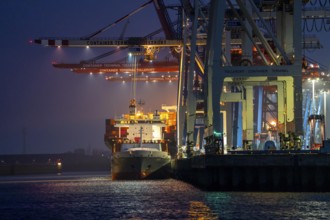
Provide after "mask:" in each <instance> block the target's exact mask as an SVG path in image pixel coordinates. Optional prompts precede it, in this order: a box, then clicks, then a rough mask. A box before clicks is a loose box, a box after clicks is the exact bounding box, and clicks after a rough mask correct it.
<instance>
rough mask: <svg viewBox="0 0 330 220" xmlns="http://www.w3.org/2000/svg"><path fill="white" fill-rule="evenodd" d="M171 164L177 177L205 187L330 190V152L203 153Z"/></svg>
mask: <svg viewBox="0 0 330 220" xmlns="http://www.w3.org/2000/svg"><path fill="white" fill-rule="evenodd" d="M171 167H172V177H173V178H175V179H178V180H182V181H184V182H187V183H190V184H192V185H195V186H197V187H199V188H201V189H203V190H219V191H283V192H288V191H289V192H308V191H313V192H321V191H327V192H329V191H330V154H322V153H318V154H315V153H292V154H271V153H269V154H264V155H262V154H259V155H253V154H237V155H200V156H195V157H192V158H186V159H175V160H172V163H171Z"/></svg>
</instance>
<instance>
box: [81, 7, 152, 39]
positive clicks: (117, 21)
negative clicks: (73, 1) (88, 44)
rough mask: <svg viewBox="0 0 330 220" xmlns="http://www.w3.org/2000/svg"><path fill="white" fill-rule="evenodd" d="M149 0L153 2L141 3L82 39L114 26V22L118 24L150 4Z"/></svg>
mask: <svg viewBox="0 0 330 220" xmlns="http://www.w3.org/2000/svg"><path fill="white" fill-rule="evenodd" d="M151 2H153V0H149V1H148V2H146V3H144V4H143V5H141V6H140V7H139V8H137V9H135V10H133V11H132V12H130V13H128V14H127V15H125V16H123V17H121V18H119V19H118V20H116V21H115V22H113V23H111V24H109V25H107V26H105V27H104V28H101V29H100V30H98V31H96V32H94V33H92V34H90V35H88V36H87V37H83V39H87V40H88V39H91V38H93V37H95V36H96V35H98V34H100V33H102V32H104V31H106V30H108V29H109V28H112V27H113V26H115V25H116V24H118V23H119V22H121V21H123V20H125V19H127V18H129V17H130V16H132V15H134V14H135V13H137V12H139V11H141V10H142V9H144V8H145V7H146V6H147V5H148V4H150V3H151Z"/></svg>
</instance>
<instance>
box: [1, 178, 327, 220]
mask: <svg viewBox="0 0 330 220" xmlns="http://www.w3.org/2000/svg"><path fill="white" fill-rule="evenodd" d="M329 207H330V193H287V192H285V193H279V192H275V193H271V192H206V191H201V190H199V189H197V188H195V187H194V186H191V185H189V184H186V183H184V182H181V181H177V180H174V179H167V180H147V181H112V180H111V177H110V175H109V174H108V173H66V174H62V175H40V176H6V177H4V176H3V177H0V213H1V214H0V215H1V217H0V218H1V219H3V220H4V219H330V211H329Z"/></svg>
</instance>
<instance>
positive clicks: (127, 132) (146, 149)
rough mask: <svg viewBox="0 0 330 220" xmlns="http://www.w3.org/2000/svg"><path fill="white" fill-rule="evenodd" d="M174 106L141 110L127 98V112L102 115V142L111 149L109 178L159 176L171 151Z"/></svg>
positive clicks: (166, 170) (165, 173) (166, 167)
mask: <svg viewBox="0 0 330 220" xmlns="http://www.w3.org/2000/svg"><path fill="white" fill-rule="evenodd" d="M175 131H176V107H175V106H162V111H155V112H154V113H147V114H144V113H143V111H137V103H136V100H135V99H132V100H130V104H129V113H128V114H124V115H122V116H121V117H118V118H115V119H106V132H105V136H104V140H105V144H106V145H107V147H108V148H109V149H110V150H111V152H112V157H111V176H112V179H113V180H139V179H163V178H168V177H169V174H170V161H171V154H172V155H175V152H174V151H173V149H175V145H176V143H175Z"/></svg>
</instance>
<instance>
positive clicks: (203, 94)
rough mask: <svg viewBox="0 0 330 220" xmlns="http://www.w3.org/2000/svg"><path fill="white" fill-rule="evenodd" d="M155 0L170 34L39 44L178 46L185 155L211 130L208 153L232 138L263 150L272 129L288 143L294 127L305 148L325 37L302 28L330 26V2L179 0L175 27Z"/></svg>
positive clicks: (297, 141) (56, 40) (180, 132)
mask: <svg viewBox="0 0 330 220" xmlns="http://www.w3.org/2000/svg"><path fill="white" fill-rule="evenodd" d="M151 2H153V3H154V5H155V8H156V10H157V14H158V16H159V18H160V21H161V25H162V28H163V29H164V33H165V37H166V38H164V39H152V38H143V37H142V38H136V37H131V38H127V39H121V40H118V39H104V38H102V39H98V38H96V37H95V35H93V38H77V39H72V38H70V39H69V38H67V39H63V38H49V39H46V38H40V39H36V40H35V43H37V44H42V45H45V46H53V47H58V46H59V47H86V46H89V47H120V48H140V49H139V50H140V52H141V53H143V54H144V55H148V53H147V52H149V51H151V54H152V52H153V51H155V48H164V47H170V48H171V50H172V52H173V53H175V54H176V55H175V57H177V58H178V59H179V61H180V69H179V76H178V85H179V89H178V103H177V105H178V113H177V116H178V117H177V121H178V124H177V130H178V134H177V138H178V147H179V152H180V156H191V155H193V154H196V153H198V152H194V150H193V149H194V146H195V145H196V143H200V142H201V141H199V140H196V138H197V137H198V136H204V141H205V143H204V149H205V151H206V153H225V150H226V149H225V148H224V145H229V146H232V147H239V148H244V149H259V148H260V147H259V146H257V145H260V144H261V143H258V141H259V142H260V141H261V139H260V134H262V133H264V132H265V131H266V132H269V134H268V138H271V136H273V138H274V137H275V136H278V137H279V139H280V140H279V141H278V142H280V143H284V142H286V140H287V139H289V140H291V139H292V137H291V136H290V135H291V134H294V138H293V142H294V143H293V145H294V146H298V145H299V147H300V145H301V143H302V141H301V137H302V135H304V134H306V132H305V131H304V129H303V126H302V125H303V121H305V120H304V117H303V106H302V104H303V103H302V100H303V93H302V88H303V84H302V83H303V80H304V79H305V78H308V77H314V76H313V75H312V73H311V71H309V72H308V71H307V72H302V60H303V53H302V50H303V49H305V48H307V49H308V48H321V47H322V45H321V44H320V42H319V41H318V40H317V38H315V37H309V36H308V37H307V36H306V35H302V30H307V31H308V30H311V29H312V28H314V29H316V28H317V30H320V29H324V30H325V31H328V30H330V28H328V22H327V21H328V20H327V19H329V18H330V14H329V11H328V10H327V8H326V7H321V8H320V9H318V10H314V9H313V10H311V9H308V7H307V6H312V7H313V5H312V4H314V3H315V2H316V1H253V0H247V1H242V0H236V1H231V0H226V1H216V0H211V1H210V2H209V4H203V2H200V1H199V0H194V1H189V0H182V1H181V2H179V3H178V4H177V5H176V6H175V7H174V6H171V8H176V9H177V10H178V12H180V13H178V15H179V16H178V17H179V20H178V23H177V24H178V25H177V26H176V27H177V29H176V30H175V29H174V28H173V26H172V20H171V19H170V16H169V13H167V11H166V10H167V7H166V4H165V3H164V2H165V1H163V0H155V1H149V2H147V3H148V4H149V3H151ZM319 2H320V3H321V1H319ZM322 3H323V2H322ZM320 12H322V13H320ZM318 19H319V20H318ZM310 21H311V22H310ZM180 24H182V25H180ZM317 25H320V26H317ZM105 29H107V28H105ZM324 78H326V77H325V76H324ZM231 119H232V120H231ZM270 120H271V121H270ZM272 121H274V123H273V122H272ZM196 124H198V129H199V131H200V128H203V129H202V131H201V133H202V135H197V131H196ZM275 133H276V134H275ZM256 134H259V137H257V135H256ZM296 137H297V138H296ZM298 137H299V138H298ZM281 138H282V139H281ZM227 141H228V143H227ZM273 141H276V140H273ZM290 145H291V143H290ZM182 146H184V147H182ZM267 146H269V145H267Z"/></svg>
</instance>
